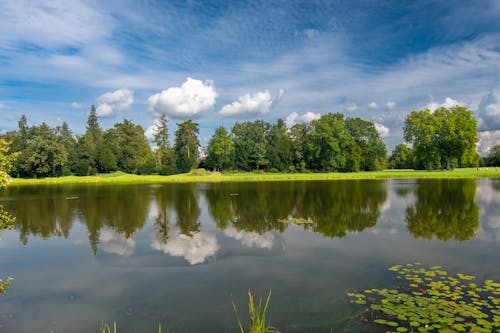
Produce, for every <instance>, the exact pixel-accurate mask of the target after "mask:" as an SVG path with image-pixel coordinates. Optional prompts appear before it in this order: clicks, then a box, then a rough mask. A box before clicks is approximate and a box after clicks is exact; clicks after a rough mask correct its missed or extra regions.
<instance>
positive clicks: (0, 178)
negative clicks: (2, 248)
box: [0, 138, 14, 294]
mask: <svg viewBox="0 0 500 333" xmlns="http://www.w3.org/2000/svg"><path fill="white" fill-rule="evenodd" d="M8 151H9V144H8V143H7V142H6V141H5V140H4V139H2V138H0V189H2V188H3V187H5V186H6V185H7V184H8V182H9V171H10V168H11V165H12V159H13V157H14V156H12V155H9V154H7V153H8ZM13 223H14V218H13V217H12V216H11V215H9V213H7V212H6V211H5V210H4V209H3V206H2V205H0V233H1V232H2V230H3V229H10V228H11V227H12V224H13ZM11 282H12V278H8V279H7V280H6V281H3V280H2V279H0V294H5V289H6V288H7V287H8V286H10V284H11Z"/></svg>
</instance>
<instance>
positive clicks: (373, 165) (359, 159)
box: [345, 118, 387, 171]
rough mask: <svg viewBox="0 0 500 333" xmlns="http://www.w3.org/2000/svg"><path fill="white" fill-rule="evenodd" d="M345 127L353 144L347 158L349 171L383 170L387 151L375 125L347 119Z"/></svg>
mask: <svg viewBox="0 0 500 333" xmlns="http://www.w3.org/2000/svg"><path fill="white" fill-rule="evenodd" d="M345 125H346V127H347V130H348V131H349V133H350V134H351V136H352V138H353V140H354V143H355V146H354V147H353V148H351V155H350V157H349V158H348V161H350V162H351V166H350V167H349V169H351V170H352V171H358V170H364V171H374V170H381V169H383V167H384V166H385V165H386V158H387V157H386V155H387V150H386V147H385V144H384V142H383V141H382V138H381V137H380V134H379V133H378V131H377V129H376V128H375V125H374V124H373V123H372V122H370V121H367V120H363V119H361V118H347V119H346V120H345ZM358 166H359V168H358Z"/></svg>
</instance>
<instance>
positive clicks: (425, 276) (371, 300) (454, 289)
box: [347, 263, 500, 333]
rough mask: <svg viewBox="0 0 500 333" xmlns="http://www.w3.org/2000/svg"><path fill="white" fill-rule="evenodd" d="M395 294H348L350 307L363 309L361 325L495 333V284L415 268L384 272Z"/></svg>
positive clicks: (499, 305)
mask: <svg viewBox="0 0 500 333" xmlns="http://www.w3.org/2000/svg"><path fill="white" fill-rule="evenodd" d="M389 270H390V271H393V272H395V273H396V274H397V278H398V279H402V280H403V284H402V285H401V286H400V287H399V288H398V289H387V288H383V289H377V288H374V289H368V290H364V291H362V292H349V293H347V296H348V297H350V298H351V302H352V303H355V304H360V305H368V308H367V310H366V312H365V313H364V314H363V315H362V316H361V318H360V319H361V320H362V321H364V322H367V323H369V324H373V325H378V326H383V327H384V328H385V329H387V330H388V331H392V332H417V331H418V332H471V333H472V332H474V333H477V332H500V296H499V295H500V283H496V282H494V281H492V280H485V281H484V282H483V283H482V284H481V285H480V284H478V283H477V282H474V281H475V280H476V278H475V277H474V276H472V275H465V274H461V273H458V274H456V275H450V274H448V273H447V272H446V271H444V270H442V267H441V266H433V267H430V268H428V269H427V268H424V267H422V266H421V264H420V263H415V264H406V265H395V266H392V267H391V268H389Z"/></svg>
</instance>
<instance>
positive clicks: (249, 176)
mask: <svg viewBox="0 0 500 333" xmlns="http://www.w3.org/2000/svg"><path fill="white" fill-rule="evenodd" d="M460 178H469V179H470V178H472V179H477V178H500V168H494V167H490V168H481V169H480V170H479V171H478V170H476V168H466V169H455V170H452V171H446V170H445V171H441V170H436V171H424V170H418V171H415V170H383V171H362V172H349V173H340V172H331V173H256V172H234V173H218V172H206V174H202V175H200V174H197V173H196V172H195V173H194V174H193V173H190V174H178V175H171V176H160V175H135V174H126V173H122V172H116V173H111V174H101V175H96V176H65V177H49V178H32V179H23V178H11V181H10V183H9V184H8V185H7V186H23V185H58V184H163V183H223V182H224V183H225V182H233V183H235V182H273V181H314V180H376V179H379V180H384V179H460Z"/></svg>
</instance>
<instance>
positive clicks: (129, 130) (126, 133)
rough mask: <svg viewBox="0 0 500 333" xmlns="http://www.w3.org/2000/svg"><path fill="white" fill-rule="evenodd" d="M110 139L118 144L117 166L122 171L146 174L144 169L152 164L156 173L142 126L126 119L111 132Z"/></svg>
mask: <svg viewBox="0 0 500 333" xmlns="http://www.w3.org/2000/svg"><path fill="white" fill-rule="evenodd" d="M109 138H110V141H113V142H115V143H116V149H117V155H116V157H117V165H118V168H119V169H120V170H123V171H125V172H129V173H137V172H140V173H146V172H143V171H142V168H144V167H148V168H149V167H150V166H151V163H152V169H153V171H154V157H153V155H152V153H151V149H150V147H149V145H148V142H147V140H146V138H145V136H144V130H143V128H142V127H141V126H140V125H134V124H133V123H132V122H131V121H130V120H128V119H124V120H123V122H121V123H117V124H115V126H114V128H112V129H110V130H109ZM110 149H111V148H110Z"/></svg>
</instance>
